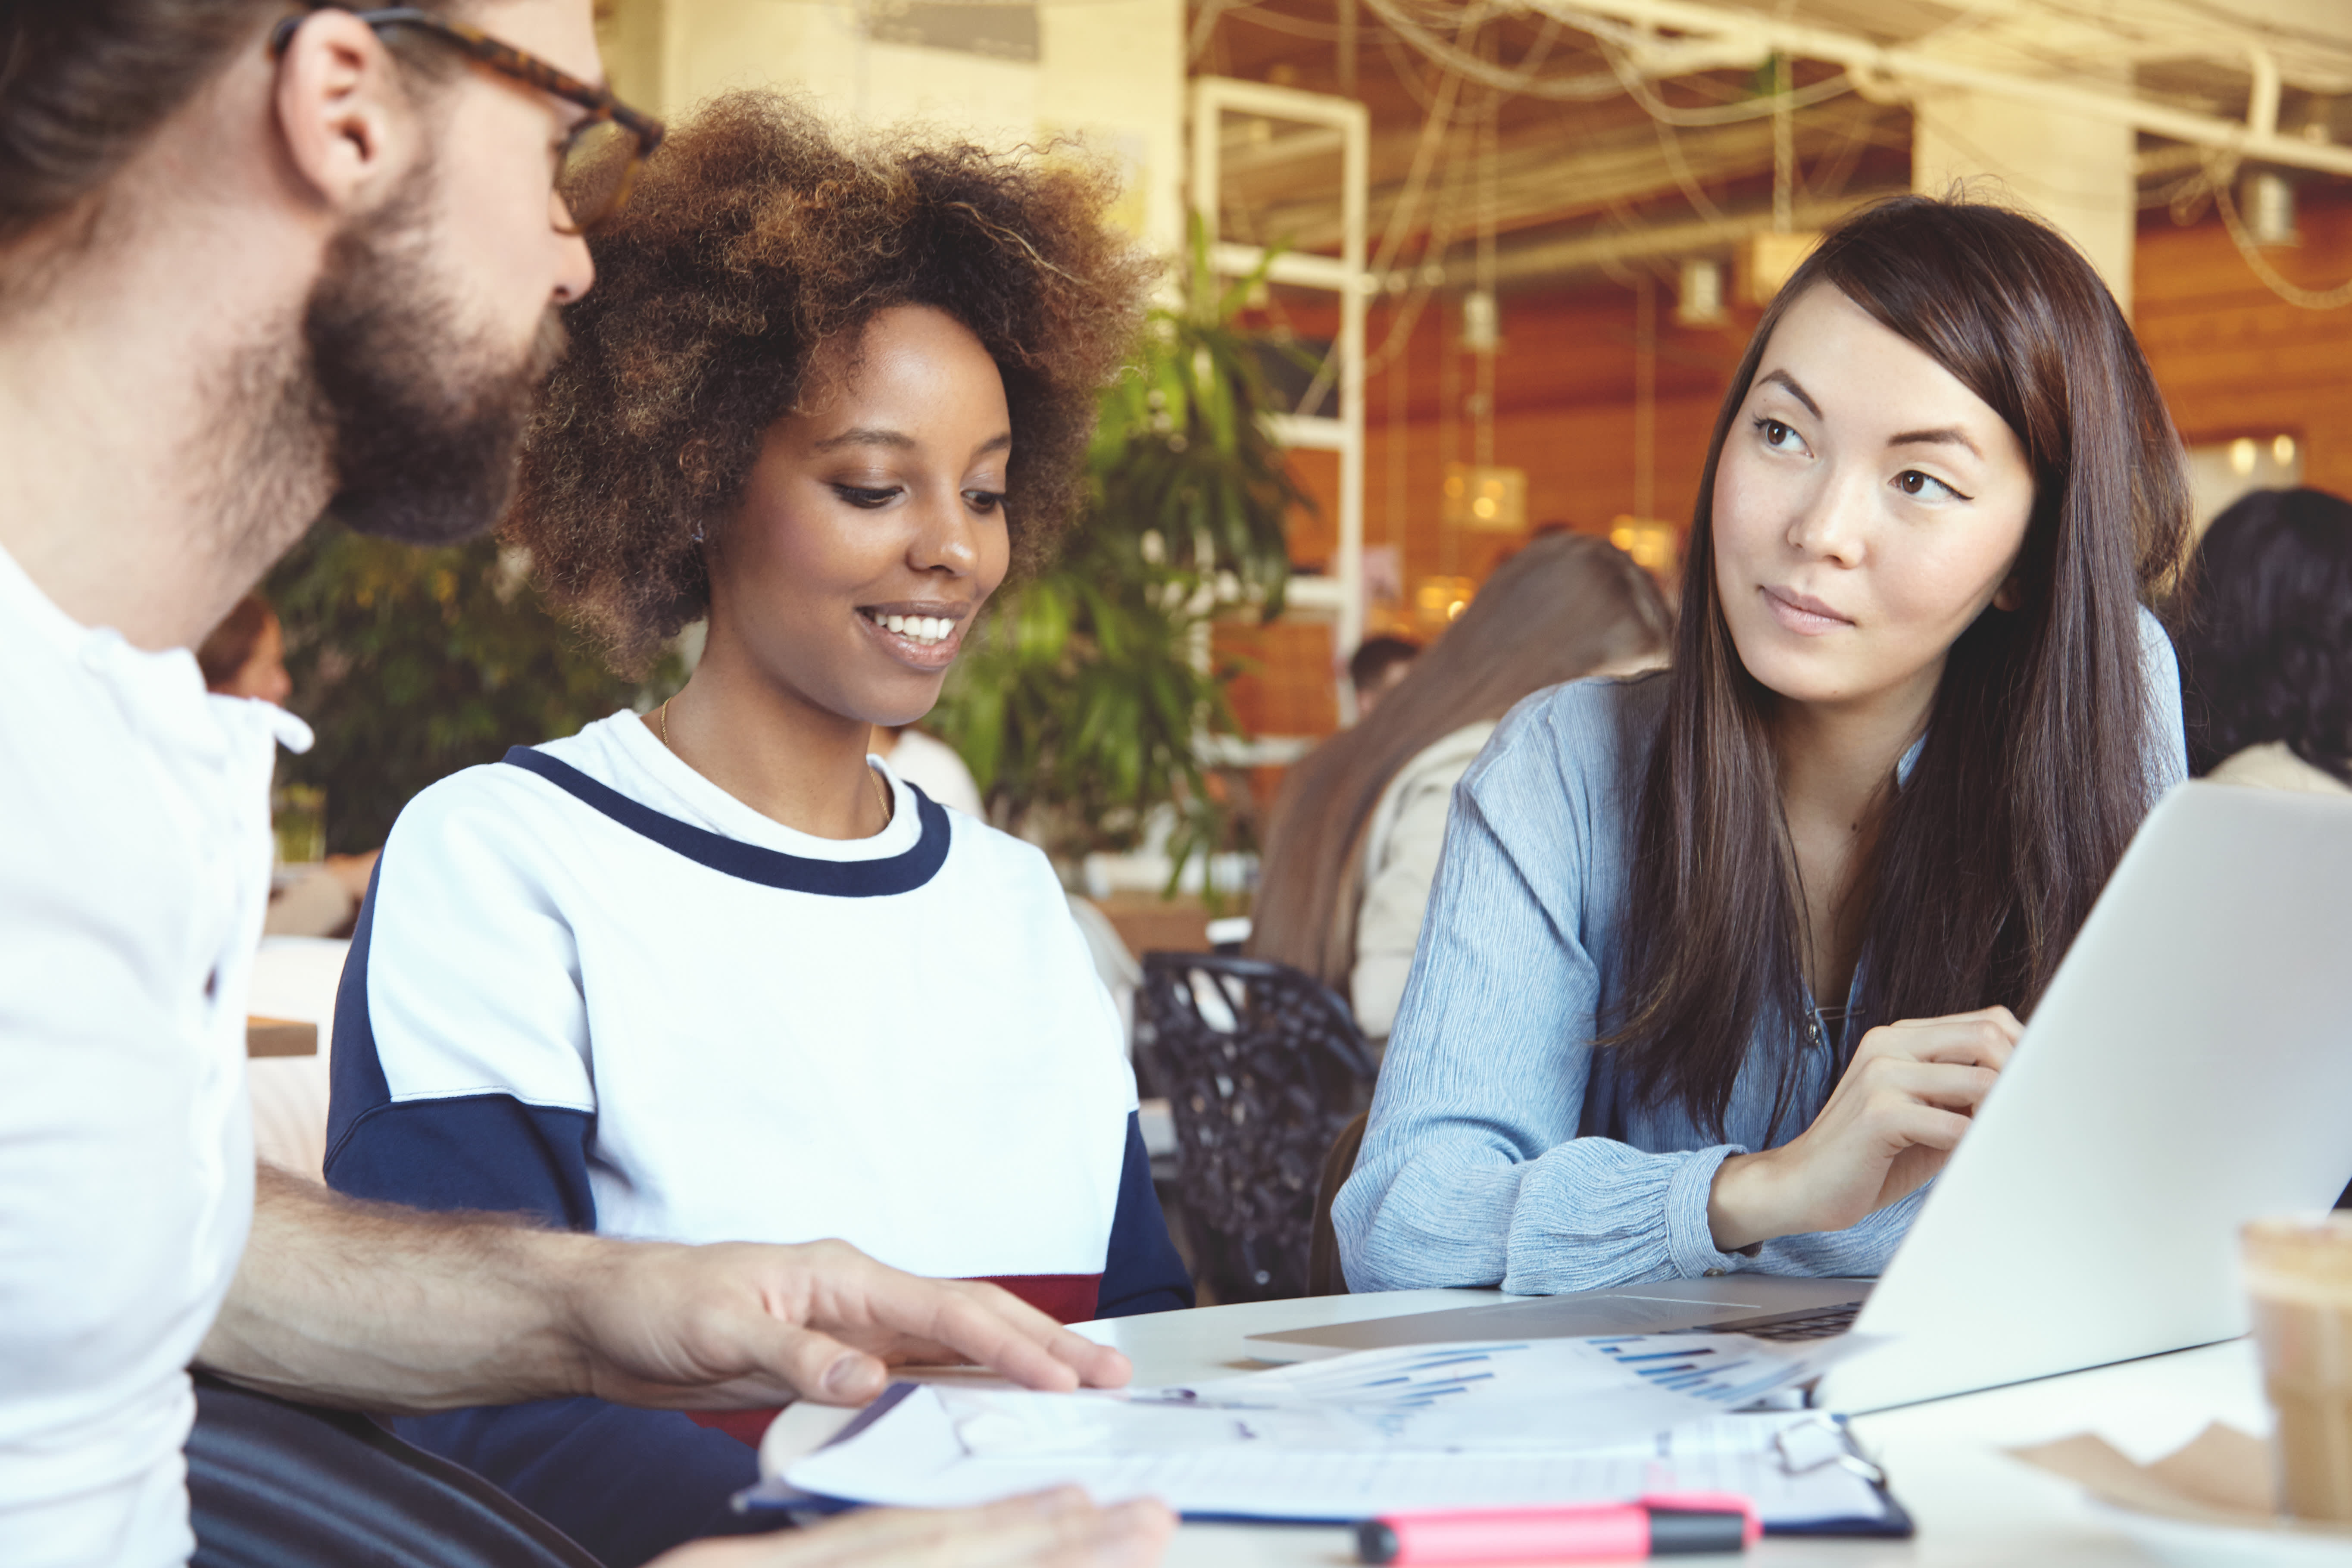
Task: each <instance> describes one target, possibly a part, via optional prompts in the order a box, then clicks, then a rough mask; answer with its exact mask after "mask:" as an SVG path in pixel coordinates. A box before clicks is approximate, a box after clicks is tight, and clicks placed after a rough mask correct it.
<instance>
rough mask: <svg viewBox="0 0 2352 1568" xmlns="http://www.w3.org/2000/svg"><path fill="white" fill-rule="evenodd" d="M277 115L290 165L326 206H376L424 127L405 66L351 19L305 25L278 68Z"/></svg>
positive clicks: (330, 15)
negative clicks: (405, 77)
mask: <svg viewBox="0 0 2352 1568" xmlns="http://www.w3.org/2000/svg"><path fill="white" fill-rule="evenodd" d="M274 107H275V109H276V110H277V114H278V132H279V134H280V135H281V136H283V137H284V138H285V143H286V154H287V159H288V162H289V163H290V164H291V165H292V167H293V171H294V173H295V174H296V176H297V177H298V178H299V179H300V180H301V181H302V182H303V183H304V184H306V185H308V186H309V187H310V191H311V193H312V194H313V195H315V196H316V198H317V199H318V200H319V201H320V203H321V204H322V205H327V206H330V207H333V208H337V209H343V210H363V209H365V208H367V207H370V206H373V205H375V203H376V202H378V201H379V200H381V199H382V198H383V195H384V193H386V192H388V191H390V190H392V189H394V187H395V186H396V184H398V180H399V176H400V175H401V174H404V173H405V172H406V171H407V169H408V168H409V166H410V165H411V163H413V162H414V161H415V157H416V153H417V149H418V145H419V140H420V127H419V121H418V117H417V114H416V108H415V101H414V100H413V99H412V98H411V96H410V93H409V90H408V87H407V84H406V83H405V82H404V81H403V80H402V79H401V75H400V66H399V62H397V61H396V60H394V58H393V57H392V52H391V51H390V50H388V49H386V48H385V47H383V39H382V38H380V37H376V34H375V30H374V29H373V27H370V26H368V25H367V24H366V23H365V22H362V21H361V20H360V19H359V18H358V17H357V16H353V15H352V14H351V13H350V12H348V11H343V10H340V9H334V8H327V9H321V10H319V11H314V12H312V13H311V14H310V16H306V17H304V18H303V19H302V25H301V26H299V27H298V28H296V29H295V30H294V36H293V37H292V38H290V39H289V41H288V43H287V46H286V55H285V58H283V59H281V60H280V61H279V62H278V91H277V95H276V102H275V105H274Z"/></svg>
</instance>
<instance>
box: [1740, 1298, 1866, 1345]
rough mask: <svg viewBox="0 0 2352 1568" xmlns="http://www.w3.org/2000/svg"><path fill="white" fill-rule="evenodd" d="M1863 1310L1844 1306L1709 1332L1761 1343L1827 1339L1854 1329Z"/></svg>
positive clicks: (1859, 1306)
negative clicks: (1738, 1335) (1745, 1338)
mask: <svg viewBox="0 0 2352 1568" xmlns="http://www.w3.org/2000/svg"><path fill="white" fill-rule="evenodd" d="M1861 1310H1862V1303H1861V1302H1859V1301H1848V1302H1846V1303H1845V1304H1843V1306H1837V1307H1823V1308H1821V1309H1820V1310H1816V1311H1811V1312H1790V1313H1787V1314H1785V1315H1783V1316H1781V1317H1778V1318H1756V1319H1751V1320H1749V1321H1746V1322H1729V1323H1710V1324H1708V1325H1707V1327H1708V1329H1709V1331H1713V1332H1716V1333H1722V1334H1746V1335H1748V1337H1749V1338H1750V1339H1758V1340H1784V1341H1785V1340H1826V1339H1832V1338H1834V1337H1835V1336H1837V1335H1839V1334H1842V1333H1843V1332H1845V1331H1847V1330H1848V1329H1850V1328H1852V1327H1853V1320H1854V1316H1855V1314H1857V1313H1858V1312H1860V1311H1861Z"/></svg>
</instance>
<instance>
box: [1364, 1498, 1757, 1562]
mask: <svg viewBox="0 0 2352 1568" xmlns="http://www.w3.org/2000/svg"><path fill="white" fill-rule="evenodd" d="M1763 1533H1764V1527H1763V1524H1762V1522H1761V1521H1759V1520H1758V1518H1757V1517H1756V1505H1755V1504H1754V1503H1752V1502H1750V1501H1749V1500H1748V1499H1746V1498H1744V1497H1735V1496H1733V1495H1731V1494H1729V1493H1727V1492H1678V1493H1674V1494H1670V1495H1661V1496H1657V1497H1645V1498H1641V1499H1638V1500H1635V1501H1633V1502H1630V1503H1603V1504H1599V1505H1591V1504H1587V1505H1583V1506H1580V1507H1576V1508H1506V1509H1463V1510H1455V1511H1451V1512H1444V1513H1394V1514H1385V1515H1382V1516H1381V1518H1378V1519H1368V1520H1366V1521H1363V1522H1362V1523H1361V1524H1359V1525H1358V1526H1356V1555H1357V1556H1358V1558H1359V1559H1360V1560H1361V1561H1363V1562H1366V1563H1397V1564H1399V1565H1401V1568H1414V1565H1418V1564H1439V1563H1564V1562H1574V1561H1578V1560H1606V1559H1611V1558H1615V1559H1621V1560H1622V1559H1624V1558H1628V1557H1674V1556H1681V1555H1683V1554H1684V1553H1686V1552H1742V1551H1745V1550H1747V1549H1748V1547H1750V1546H1753V1545H1755V1544H1756V1542H1757V1540H1758V1538H1759V1537H1760V1536H1761V1535H1762V1534H1763Z"/></svg>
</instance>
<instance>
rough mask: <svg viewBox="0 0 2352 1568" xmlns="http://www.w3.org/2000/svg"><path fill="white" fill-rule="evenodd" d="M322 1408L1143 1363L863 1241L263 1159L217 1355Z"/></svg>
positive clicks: (1005, 1297)
mask: <svg viewBox="0 0 2352 1568" xmlns="http://www.w3.org/2000/svg"><path fill="white" fill-rule="evenodd" d="M197 1361H198V1363H199V1364H201V1365H203V1366H205V1368H207V1369H209V1370H210V1371H213V1372H215V1373H219V1374H220V1375H221V1376H223V1377H226V1378H228V1379H230V1380H231V1381H233V1382H236V1383H241V1384H246V1385H247V1386H248V1387H254V1388H259V1389H263V1390H266V1391H267V1392H268V1393H272V1394H280V1395H283V1396H285V1397H287V1398H289V1399H299V1400H303V1401H306V1402H308V1403H310V1404H313V1405H343V1406H346V1407H350V1408H356V1409H361V1410H375V1411H385V1412H396V1413H404V1414H408V1413H413V1414H422V1413H425V1412H428V1411H435V1410H448V1409H453V1408H457V1407H460V1406H464V1405H512V1404H516V1403H519V1402H520V1401H522V1400H527V1399H550V1398H560V1397H563V1396H565V1395H569V1394H599V1395H602V1396H603V1397H604V1398H607V1399H614V1400H621V1401H625V1402H626V1403H630V1404H635V1405H655V1406H658V1407H662V1408H667V1409H698V1410H716V1409H728V1408H734V1409H746V1408H757V1407H759V1406H761V1405H776V1404H780V1403H782V1401H783V1400H785V1399H788V1398H792V1397H793V1396H795V1395H804V1396H806V1397H808V1398H811V1399H817V1400H822V1401H824V1402H827V1403H830V1404H835V1405H845V1404H848V1405H854V1404H861V1403H863V1402H864V1401H866V1400H868V1399H871V1398H873V1397H874V1395H875V1394H878V1393H880V1392H881V1390H882V1386H883V1384H884V1382H885V1379H886V1373H885V1371H884V1368H885V1365H886V1363H890V1362H908V1361H929V1362H962V1361H972V1362H977V1363H980V1364H981V1365H982V1366H986V1367H989V1368H991V1369H992V1370H994V1371H996V1372H999V1373H1003V1374H1004V1375H1005V1376H1006V1377H1009V1378H1012V1379H1013V1381H1015V1382H1017V1383H1022V1384H1027V1385H1028V1386H1029V1387H1032V1388H1049V1389H1064V1388H1074V1387H1076V1386H1077V1385H1078V1384H1080V1383H1087V1384H1094V1385H1095V1386H1096V1387H1098V1388H1108V1387H1115V1386H1117V1385H1118V1384H1123V1383H1125V1382H1126V1381H1127V1379H1128V1375H1129V1367H1128V1364H1127V1358H1126V1357H1125V1356H1123V1355H1120V1354H1119V1353H1118V1352H1117V1351H1114V1350H1110V1349H1108V1348H1107V1347H1105V1346H1102V1345H1097V1344H1096V1343H1094V1342H1091V1341H1089V1340H1086V1339H1083V1338H1081V1337H1080V1336H1078V1335H1076V1334H1074V1333H1072V1332H1070V1331H1068V1330H1067V1329H1065V1328H1063V1327H1061V1326H1060V1325H1059V1324H1057V1323H1055V1321H1053V1320H1052V1319H1051V1318H1048V1317H1047V1316H1045V1314H1044V1313H1043V1312H1040V1311H1038V1310H1035V1309H1034V1308H1033V1307H1030V1306H1027V1305H1025V1304H1024V1303H1023V1302H1021V1301H1019V1300H1015V1299H1014V1298H1013V1296H1011V1295H1010V1294H1008V1293H1006V1292H1005V1291H1003V1290H1000V1289H997V1288H996V1287H995V1286H992V1285H974V1284H964V1283H960V1282H957V1281H952V1280H939V1279H918V1278H916V1277H915V1276H914V1275H911V1274H901V1273H899V1272H898V1270H897V1269H895V1268H885V1267H884V1266H883V1265H881V1264H879V1263H877V1262H875V1261H874V1260H873V1259H872V1258H868V1257H866V1255H865V1254H864V1253H861V1252H859V1251H857V1250H856V1248H854V1247H849V1246H847V1245H845V1244H844V1243H842V1242H837V1241H821V1242H815V1243H812V1244H810V1245H808V1246H805V1247H760V1246H753V1245H751V1244H748V1243H744V1244H730V1245H724V1246H717V1247H677V1246H669V1245H664V1244H660V1243H653V1242H634V1241H615V1240H613V1239H610V1238H608V1237H597V1236H581V1235H575V1234H573V1233H572V1232H570V1231H554V1230H541V1229H537V1228H534V1227H532V1226H528V1225H522V1224H516V1223H510V1222H509V1221H506V1220H503V1219H501V1218H499V1216H496V1215H432V1214H421V1213H418V1212H417V1211H415V1210H414V1209H404V1208H399V1207H396V1206H394V1205H390V1204H367V1203H357V1202H353V1201H351V1200H348V1199H344V1198H339V1197H337V1196H336V1195H335V1194H332V1193H330V1192H328V1191H327V1190H326V1189H325V1188H323V1187H321V1186H320V1185H319V1184H316V1183H314V1182H306V1181H302V1180H300V1179H299V1178H297V1177H294V1176H290V1175H289V1174H287V1173H285V1172H283V1171H278V1170H274V1169H272V1168H270V1167H268V1166H264V1167H263V1168H262V1170H261V1173H260V1179H259V1181H258V1182H257V1184H256V1191H255V1194H254V1213H253V1235H252V1237H251V1239H250V1240H248V1241H247V1244H246V1249H245V1258H244V1259H243V1261H242V1262H241V1263H240V1264H239V1265H238V1267H237V1273H236V1283H235V1284H234V1285H233V1286H231V1287H230V1289H229V1294H228V1300H227V1301H226V1304H224V1306H223V1307H222V1309H221V1314H220V1317H219V1319H218V1320H217V1321H215V1323H214V1325H213V1330H212V1332H211V1334H210V1335H209V1336H208V1337H207V1338H206V1339H205V1343H204V1347H203V1349H202V1350H201V1351H200V1352H198V1355H197Z"/></svg>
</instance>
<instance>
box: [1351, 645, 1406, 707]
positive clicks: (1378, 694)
mask: <svg viewBox="0 0 2352 1568" xmlns="http://www.w3.org/2000/svg"><path fill="white" fill-rule="evenodd" d="M1420 657H1421V645H1420V644H1419V643H1417V642H1415V641H1413V640H1412V638H1411V637H1397V636H1394V635H1392V634H1387V633H1384V634H1382V635H1381V636H1380V637H1366V638H1365V639H1364V640H1363V641H1362V642H1360V643H1358V644H1357V645H1356V651H1355V652H1354V653H1351V654H1349V656H1348V684H1349V685H1350V686H1352V687H1354V688H1355V689H1356V721H1357V722H1358V723H1361V722H1362V721H1365V720H1367V719H1369V718H1370V717H1371V716H1372V710H1373V709H1375V708H1377V707H1379V706H1380V705H1381V698H1383V697H1386V696H1387V695H1388V694H1389V693H1390V692H1391V691H1393V690H1395V689H1396V685H1397V682H1399V681H1401V680H1402V679H1404V678H1405V676H1406V675H1407V674H1409V673H1410V672H1411V671H1412V661H1413V660H1414V659H1416V658H1420Z"/></svg>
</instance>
